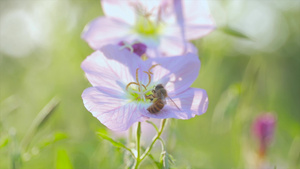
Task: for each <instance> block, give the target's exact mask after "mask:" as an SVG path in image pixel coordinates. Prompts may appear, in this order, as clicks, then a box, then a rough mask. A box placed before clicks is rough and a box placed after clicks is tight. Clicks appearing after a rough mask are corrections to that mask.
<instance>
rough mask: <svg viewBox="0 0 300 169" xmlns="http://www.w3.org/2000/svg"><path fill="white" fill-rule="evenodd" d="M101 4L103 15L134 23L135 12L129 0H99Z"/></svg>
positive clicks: (130, 23)
mask: <svg viewBox="0 0 300 169" xmlns="http://www.w3.org/2000/svg"><path fill="white" fill-rule="evenodd" d="M101 6H102V9H103V12H104V14H105V16H107V17H111V18H115V19H118V20H121V21H123V22H126V23H128V24H129V25H133V24H134V22H135V19H136V18H135V15H136V14H135V9H134V3H133V2H132V1H131V0H101Z"/></svg>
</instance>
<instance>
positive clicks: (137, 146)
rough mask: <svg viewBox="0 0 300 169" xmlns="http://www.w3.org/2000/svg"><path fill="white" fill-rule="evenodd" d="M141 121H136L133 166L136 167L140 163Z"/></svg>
mask: <svg viewBox="0 0 300 169" xmlns="http://www.w3.org/2000/svg"><path fill="white" fill-rule="evenodd" d="M140 141H141V122H139V123H138V126H137V129H136V150H137V157H136V162H135V166H134V168H135V169H137V168H138V167H139V165H140V163H141V160H140V158H141V142H140Z"/></svg>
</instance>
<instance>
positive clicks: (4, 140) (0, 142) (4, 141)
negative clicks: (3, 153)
mask: <svg viewBox="0 0 300 169" xmlns="http://www.w3.org/2000/svg"><path fill="white" fill-rule="evenodd" d="M8 142H9V137H7V136H6V137H2V138H1V140H0V149H1V148H3V147H5V146H6V145H7V144H8Z"/></svg>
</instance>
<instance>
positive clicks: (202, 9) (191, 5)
mask: <svg viewBox="0 0 300 169" xmlns="http://www.w3.org/2000/svg"><path fill="white" fill-rule="evenodd" d="M180 2H181V3H180ZM174 5H175V9H176V10H177V11H176V12H179V13H180V12H182V15H183V17H181V16H180V15H181V14H178V15H179V19H178V21H179V24H180V25H183V27H184V28H183V29H184V36H185V38H186V39H187V40H191V39H198V38H200V37H202V36H205V35H207V34H208V33H210V32H211V31H212V30H214V29H215V27H216V26H215V22H214V20H213V18H212V16H211V13H210V10H209V6H208V3H207V1H206V0H195V1H192V0H191V1H189V0H188V1H180V0H179V1H178V2H177V3H174ZM176 5H177V6H176ZM178 5H179V6H178ZM180 5H181V7H180ZM180 8H181V9H180ZM182 18H184V19H182Z"/></svg>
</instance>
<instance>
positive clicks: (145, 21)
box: [134, 5, 163, 37]
mask: <svg viewBox="0 0 300 169" xmlns="http://www.w3.org/2000/svg"><path fill="white" fill-rule="evenodd" d="M135 9H136V14H137V18H136V23H135V26H134V31H136V32H137V33H139V34H141V35H143V36H146V37H155V36H156V35H158V34H159V33H160V32H161V30H162V26H163V24H162V22H161V21H160V16H157V18H156V19H153V18H152V19H150V17H151V15H152V12H153V10H154V9H152V10H151V11H146V9H145V8H143V7H142V6H141V5H137V6H135Z"/></svg>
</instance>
